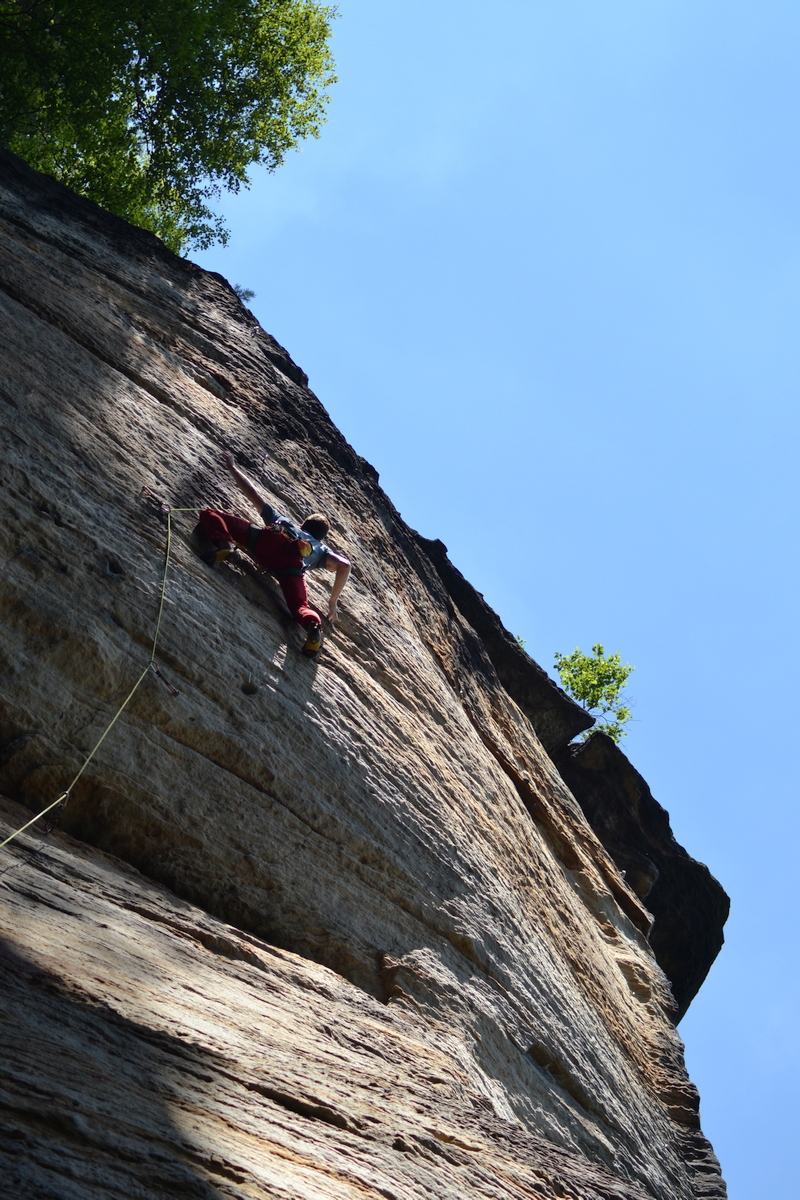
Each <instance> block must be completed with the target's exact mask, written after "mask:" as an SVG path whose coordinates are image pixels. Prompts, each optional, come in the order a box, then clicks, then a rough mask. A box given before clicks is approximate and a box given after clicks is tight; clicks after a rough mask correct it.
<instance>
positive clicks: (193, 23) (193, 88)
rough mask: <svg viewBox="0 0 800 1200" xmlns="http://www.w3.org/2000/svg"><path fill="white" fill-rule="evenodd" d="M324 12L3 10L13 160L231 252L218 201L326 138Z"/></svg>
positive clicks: (285, 6)
mask: <svg viewBox="0 0 800 1200" xmlns="http://www.w3.org/2000/svg"><path fill="white" fill-rule="evenodd" d="M334 15H335V10H334V9H333V8H330V7H327V6H325V5H324V4H322V3H320V2H319V0H158V2H157V3H154V2H153V0H0V64H2V66H0V144H2V145H4V146H7V147H8V148H9V149H11V150H13V151H14V152H15V153H17V154H19V155H20V156H21V157H22V158H24V159H25V160H26V162H28V163H30V165H31V166H33V167H35V168H36V169H37V170H40V171H44V172H46V173H47V174H50V175H54V176H55V177H56V178H57V179H60V180H61V181H62V182H63V183H66V184H67V185H68V186H69V187H71V188H74V189H75V190H76V191H78V192H80V193H81V194H82V195H84V196H89V197H90V198H91V199H93V200H96V201H97V202H98V203H99V204H101V205H103V207H105V208H107V209H110V210H111V211H112V212H115V213H117V214H118V215H119V216H122V217H125V218H126V219H127V220H129V221H132V222H133V223H134V224H136V225H140V226H143V227H144V228H145V229H150V230H152V231H153V232H154V233H157V234H158V236H159V237H160V238H162V239H163V241H165V242H166V243H167V245H168V246H170V247H171V248H172V249H173V250H178V251H180V250H183V249H184V248H187V247H189V246H192V247H197V248H201V249H204V248H206V247H208V246H209V245H211V244H213V243H214V242H215V241H221V242H226V241H227V238H228V233H227V230H226V228H225V224H224V222H223V220H222V218H221V217H219V216H217V215H215V214H214V213H213V212H212V210H211V209H210V208H209V206H208V201H209V200H210V199H212V198H214V197H218V196H219V195H220V194H221V190H222V189H223V188H225V189H228V190H231V191H234V192H236V191H238V190H239V188H240V187H241V186H242V184H244V185H247V183H248V175H247V170H248V167H250V166H251V165H252V164H254V163H261V164H264V165H265V166H266V167H267V168H268V169H269V170H274V168H275V167H277V166H279V165H280V163H281V162H282V161H283V159H284V157H285V155H286V153H287V151H289V150H290V149H292V148H293V147H294V146H296V145H297V143H298V142H299V141H300V140H301V139H303V138H306V137H316V136H318V134H319V128H320V124H321V123H322V121H323V120H324V116H325V108H326V105H327V102H328V96H327V93H326V88H327V87H328V86H329V85H330V84H332V83H333V82H335V75H334V74H333V58H332V56H331V53H330V49H329V46H328V41H329V37H330V24H331V20H332V19H333V17H334Z"/></svg>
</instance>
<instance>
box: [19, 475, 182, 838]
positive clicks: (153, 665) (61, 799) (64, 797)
mask: <svg viewBox="0 0 800 1200" xmlns="http://www.w3.org/2000/svg"><path fill="white" fill-rule="evenodd" d="M142 490H143V491H145V492H147V493H148V495H152V493H150V492H149V489H147V488H143V489H142ZM197 511H198V510H197V509H196V508H176V509H170V507H169V505H168V504H162V505H161V513H162V515H163V516H165V517H166V518H167V546H166V551H165V554H164V574H163V577H162V579H161V596H160V599H159V605H158V616H157V617H156V629H155V634H154V635H153V648H152V650H151V651H150V661H149V662H148V664H147V666H146V667H145V669H144V670H143V671H142V673H141V675H140V676H139V678H138V679H137V680H136V683H135V684H134V685H133V687H132V688H131V690H130V691H129V692H128V694H127V696H126V697H125V699H124V700H123V701H122V704H121V705H120V706H119V708H118V709H117V711H116V712H115V714H114V716H113V717H112V718H111V721H110V722H109V724H108V725H107V726H106V728H105V730H104V731H103V733H102V734H101V736H100V738H99V739H98V741H97V743H96V744H95V746H94V749H93V750H92V751H91V752H90V753H89V755H88V756H87V757H86V759H84V762H83V765H82V766H81V769H80V770H79V771H78V774H77V775H76V776H75V778H74V779H73V781H72V783H71V784H70V785H69V787H68V788H67V789H66V790H65V791H63V792H61V794H60V795H59V796H58V797H57V798H56V799H55V800H54V801H53V803H52V804H48V806H47V808H43V809H42V811H41V812H40V813H37V814H36V816H35V817H31V819H30V821H27V822H26V823H25V824H24V825H23V826H22V827H21V828H20V829H15V830H14V832H13V833H12V834H10V835H9V836H8V837H7V838H6V840H5V841H4V842H0V850H2V849H3V847H4V846H7V845H8V843H9V842H13V840H14V838H16V837H19V835H20V834H21V833H24V832H25V830H26V829H29V828H30V827H31V825H35V824H36V822H37V821H38V820H40V819H41V818H42V817H44V816H46V815H47V813H49V812H51V811H52V810H53V809H54V808H56V807H58V811H59V812H60V811H61V809H62V808H63V807H64V805H65V804H66V803H67V801H68V800H69V797H70V793H71V791H72V789H73V788H74V787H75V784H76V783H77V782H78V780H79V779H80V777H81V775H82V774H83V772H84V771H85V770H86V768H87V767H88V765H89V763H90V762H91V761H92V759H93V758H94V756H95V754H96V753H97V751H98V750H99V749H100V747H101V746H102V744H103V742H104V741H105V740H106V738H107V737H108V735H109V733H110V732H111V730H112V729H113V728H114V726H115V725H116V723H117V721H118V720H119V718H120V717H121V716H122V714H123V712H124V711H125V709H126V708H127V706H128V704H129V703H130V702H131V700H132V699H133V697H134V696H135V694H136V692H137V691H138V690H139V685H140V684H141V683H142V680H143V679H144V677H145V675H147V673H148V671H152V672H153V673H154V674H155V675H156V676H157V677H158V678H159V679H160V680H161V682H162V683H163V684H164V686H165V687H166V688H167V689H168V691H169V692H170V694H171V695H173V696H177V695H178V692H177V690H176V689H175V688H174V687H173V686H172V684H171V683H168V682H167V680H166V679H165V678H164V676H163V675H162V674H161V671H160V670H159V667H158V663H157V662H156V647H157V646H158V637H159V634H160V632H161V617H162V616H163V613H164V600H165V598H166V594H167V572H168V571H169V557H170V553H171V550H172V513H173V512H197ZM51 828H52V826H50V827H49V828H48V829H47V832H48V833H49V832H50V829H51Z"/></svg>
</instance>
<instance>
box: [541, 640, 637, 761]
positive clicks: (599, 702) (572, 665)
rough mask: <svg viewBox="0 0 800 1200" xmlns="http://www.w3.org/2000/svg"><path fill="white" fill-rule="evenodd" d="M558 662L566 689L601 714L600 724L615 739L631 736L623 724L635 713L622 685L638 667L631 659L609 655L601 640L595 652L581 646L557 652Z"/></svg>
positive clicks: (587, 707) (593, 712)
mask: <svg viewBox="0 0 800 1200" xmlns="http://www.w3.org/2000/svg"><path fill="white" fill-rule="evenodd" d="M555 664H556V670H557V671H558V673H559V675H560V677H561V685H562V687H563V688H564V691H565V692H567V693H568V694H569V695H570V696H572V698H573V700H577V701H578V703H579V704H582V705H583V707H584V708H585V709H587V710H588V711H589V712H590V713H591V714H592V716H593V717H597V719H598V725H597V728H599V729H601V730H602V731H603V733H607V734H608V736H609V737H610V738H613V740H614V741H615V742H619V741H620V739H621V738H623V737H627V736H628V735H627V732H626V730H625V729H624V728H623V726H624V725H625V724H626V723H627V722H628V721H630V719H631V716H632V715H633V714H632V713H631V710H630V708H628V706H627V705H626V704H624V703H623V697H622V689H623V687H624V686H625V683H626V682H627V679H628V677H629V675H630V674H631V673H632V671H633V670H634V668H633V667H632V666H631V665H630V663H623V662H622V659H621V658H620V656H619V654H618V653H615V654H609V655H606V653H605V650H604V649H603V647H602V646H601V645H599V644H598V645H597V646H592V653H591V654H584V653H583V651H582V650H579V649H578V648H577V647H576V648H575V649H574V650H573V652H572V654H558V653H556V655H555ZM583 736H584V737H585V738H586V737H588V736H589V734H588V733H585V734H584V735H583Z"/></svg>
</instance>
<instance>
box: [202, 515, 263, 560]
mask: <svg viewBox="0 0 800 1200" xmlns="http://www.w3.org/2000/svg"><path fill="white" fill-rule="evenodd" d="M199 521H200V528H201V529H202V530H203V533H204V534H205V535H206V537H207V538H210V539H211V541H212V542H227V543H228V544H230V543H231V542H235V543H236V545H237V546H241V547H242V549H243V550H246V549H247V535H248V533H249V532H250V522H249V521H243V520H242V518H241V517H235V516H234V515H233V514H232V513H222V512H217V510H216V509H215V508H204V509H202V510H201V512H200V517H199Z"/></svg>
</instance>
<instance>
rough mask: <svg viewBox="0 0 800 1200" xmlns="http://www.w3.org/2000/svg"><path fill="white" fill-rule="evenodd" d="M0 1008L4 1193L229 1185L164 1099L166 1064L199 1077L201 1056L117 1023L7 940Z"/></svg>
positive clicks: (69, 1198)
mask: <svg viewBox="0 0 800 1200" xmlns="http://www.w3.org/2000/svg"><path fill="white" fill-rule="evenodd" d="M54 919H57V915H56V914H54ZM0 1012H2V1024H3V1040H4V1047H5V1049H4V1060H5V1061H4V1068H5V1069H4V1072H3V1074H4V1084H3V1093H4V1095H3V1110H4V1111H3V1135H4V1136H3V1138H2V1147H3V1148H2V1151H0V1161H2V1176H3V1185H4V1186H3V1190H4V1193H5V1194H6V1195H17V1196H20V1197H29V1198H30V1200H33V1198H34V1197H55V1196H58V1197H59V1200H73V1198H74V1200H77V1198H78V1197H80V1198H81V1200H88V1198H89V1197H93V1196H97V1197H107V1196H112V1195H113V1196H131V1195H136V1196H137V1197H142V1200H150V1198H152V1200H156V1198H158V1200H163V1197H164V1196H177V1195H180V1196H185V1197H187V1200H219V1198H220V1196H221V1195H222V1192H220V1191H218V1190H217V1188H216V1187H215V1186H213V1184H212V1183H211V1182H209V1180H208V1178H207V1177H206V1176H208V1175H211V1176H212V1177H213V1176H214V1175H217V1176H219V1177H220V1178H221V1179H225V1180H226V1182H229V1181H230V1179H231V1173H230V1171H229V1170H228V1168H227V1167H226V1166H225V1164H223V1163H222V1162H221V1161H220V1162H219V1163H217V1162H215V1161H214V1159H213V1158H212V1156H210V1155H209V1154H207V1153H206V1154H204V1152H203V1150H202V1148H201V1147H200V1146H199V1145H198V1146H197V1147H196V1148H193V1147H192V1145H191V1138H190V1136H189V1131H188V1130H187V1129H186V1128H181V1127H179V1126H178V1125H177V1123H176V1122H175V1120H174V1119H173V1117H172V1115H171V1114H170V1111H169V1106H168V1096H169V1082H168V1076H169V1071H170V1065H171V1063H174V1064H175V1066H176V1067H177V1068H178V1070H179V1071H180V1072H181V1073H186V1072H188V1071H195V1072H200V1073H202V1074H203V1077H205V1078H207V1077H208V1073H209V1063H208V1062H207V1061H206V1059H207V1058H208V1055H207V1054H206V1053H204V1052H202V1051H200V1050H199V1049H198V1048H197V1047H194V1046H191V1045H187V1044H186V1043H185V1042H184V1041H182V1040H181V1039H180V1038H172V1037H169V1036H168V1035H167V1034H165V1033H161V1032H156V1031H154V1030H153V1029H146V1028H144V1027H140V1026H137V1025H136V1024H134V1023H133V1022H131V1021H129V1020H126V1019H125V1018H124V1017H121V1016H120V1015H119V1014H118V1013H116V1012H114V1010H113V1009H112V1008H110V1007H109V1006H108V1005H107V1004H106V1003H104V1002H102V1001H100V1000H97V999H95V998H94V997H92V996H90V995H88V994H85V993H83V994H82V993H81V992H80V991H78V990H77V989H76V988H75V987H74V985H73V986H68V985H67V984H66V983H65V981H64V980H62V979H60V978H59V977H58V976H57V975H55V974H51V973H50V972H48V971H46V970H44V969H42V967H41V966H39V965H38V964H36V963H34V962H31V961H29V960H28V959H27V958H25V957H23V956H22V955H21V954H20V953H19V952H18V951H17V950H16V949H14V948H13V947H12V946H10V945H9V944H8V943H7V942H0ZM32 1080H35V1081H36V1085H35V1091H34V1090H32V1087H31V1081H32ZM225 1194H226V1195H227V1194H228V1193H227V1191H226V1193H225Z"/></svg>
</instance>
